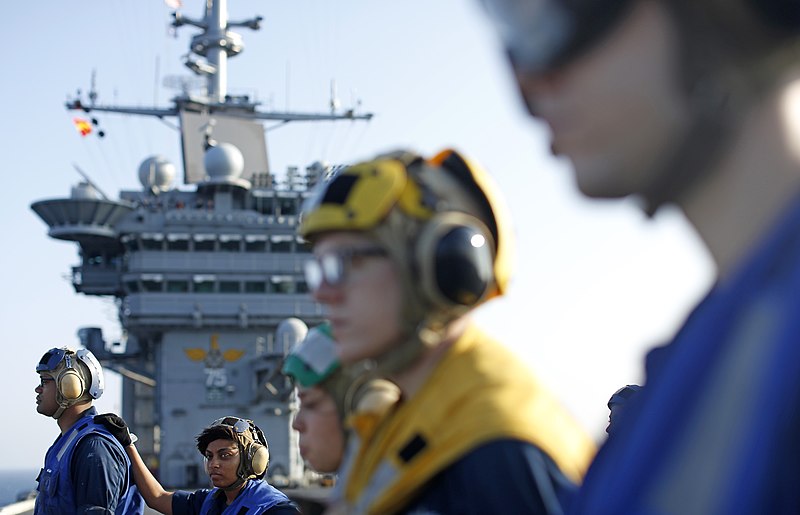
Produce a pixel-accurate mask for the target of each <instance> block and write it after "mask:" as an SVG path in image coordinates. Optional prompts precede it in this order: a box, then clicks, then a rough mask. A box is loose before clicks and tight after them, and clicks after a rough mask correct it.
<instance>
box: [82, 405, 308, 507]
mask: <svg viewBox="0 0 800 515" xmlns="http://www.w3.org/2000/svg"><path fill="white" fill-rule="evenodd" d="M97 418H98V419H100V421H101V422H102V424H103V425H104V426H105V427H106V428H108V429H109V431H111V432H112V433H113V434H114V436H115V437H116V438H117V440H119V442H120V443H121V444H122V445H123V447H124V448H125V452H126V453H127V454H128V456H129V457H130V459H131V462H132V463H133V476H134V479H135V480H136V486H138V487H139V490H140V491H141V492H142V495H143V496H144V499H145V501H147V505H148V506H149V507H151V508H153V509H154V510H156V511H158V512H160V513H166V514H172V513H174V514H175V515H218V514H231V515H237V514H243V513H247V514H248V515H258V514H262V513H263V514H269V515H297V514H298V513H299V510H298V509H297V506H296V505H295V504H294V503H293V502H292V501H290V500H289V498H288V497H286V495H284V494H283V492H281V491H279V490H278V489H276V488H274V487H273V486H272V485H270V484H269V483H267V482H266V480H264V479H263V478H264V475H265V474H266V473H267V468H268V467H269V447H268V446H267V440H266V438H265V437H264V433H262V432H261V429H259V428H258V426H256V425H255V424H254V423H253V422H252V421H251V420H246V419H242V418H238V417H223V418H221V419H219V420H216V421H214V422H213V423H212V424H211V425H209V426H208V427H206V428H205V429H203V431H202V432H201V433H200V434H199V435H197V439H196V440H197V450H198V451H200V454H202V455H203V457H204V458H205V465H206V473H207V474H208V477H209V478H210V479H211V484H212V485H213V486H214V488H212V489H208V488H202V489H200V490H195V491H194V492H186V491H182V490H179V491H177V492H167V491H166V490H164V488H163V487H162V486H161V483H159V482H158V480H157V479H156V478H155V477H154V476H153V474H152V473H151V472H150V469H148V468H147V466H146V465H145V464H144V461H142V458H141V456H140V455H139V451H138V450H137V449H136V446H135V445H134V443H135V442H136V438H135V436H133V435H132V434H131V433H130V431H129V429H128V425H127V424H126V423H125V421H124V420H123V419H122V418H120V417H118V416H117V415H114V414H111V413H106V414H104V415H98V417H97Z"/></svg>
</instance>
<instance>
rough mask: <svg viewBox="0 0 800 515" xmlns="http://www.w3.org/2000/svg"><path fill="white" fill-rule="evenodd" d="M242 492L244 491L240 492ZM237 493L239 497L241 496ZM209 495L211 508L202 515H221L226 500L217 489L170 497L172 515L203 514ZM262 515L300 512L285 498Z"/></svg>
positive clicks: (285, 514)
mask: <svg viewBox="0 0 800 515" xmlns="http://www.w3.org/2000/svg"><path fill="white" fill-rule="evenodd" d="M260 481H262V480H259V479H256V480H250V482H260ZM242 492H244V490H242ZM242 492H239V495H242ZM209 495H213V496H214V497H215V499H214V502H213V507H212V508H211V510H210V511H209V512H208V513H207V514H203V515H221V514H222V512H223V511H225V508H226V507H227V500H226V498H225V493H224V492H223V491H222V490H219V489H216V488H215V489H209V488H202V489H200V490H195V491H194V492H186V491H182V490H179V491H177V492H175V493H174V494H173V495H172V513H173V515H200V514H201V513H203V503H204V502H205V501H206V498H207V497H208V496H209ZM281 495H282V494H281ZM264 513H268V514H269V515H297V514H298V513H300V511H299V510H298V509H297V506H296V505H295V504H294V503H293V502H292V501H290V500H289V499H288V498H286V499H285V500H283V501H279V502H277V503H275V504H274V506H272V507H271V508H269V509H268V510H267V511H265V512H264Z"/></svg>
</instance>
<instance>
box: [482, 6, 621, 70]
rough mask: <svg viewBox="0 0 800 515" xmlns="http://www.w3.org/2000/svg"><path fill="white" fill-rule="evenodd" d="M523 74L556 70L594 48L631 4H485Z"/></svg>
mask: <svg viewBox="0 0 800 515" xmlns="http://www.w3.org/2000/svg"><path fill="white" fill-rule="evenodd" d="M481 3H482V4H483V6H484V7H485V8H486V11H487V12H488V13H489V17H490V18H491V19H492V20H493V22H494V25H495V27H496V29H497V31H498V33H499V35H500V39H501V40H502V42H503V44H504V45H505V48H506V52H507V54H508V57H509V60H510V61H511V63H512V64H513V65H514V67H515V68H516V69H517V70H519V71H522V72H527V73H542V72H548V71H552V70H555V69H557V68H559V67H561V66H563V65H565V64H567V63H568V62H570V61H571V60H572V59H574V58H575V57H577V56H578V55H580V54H581V53H583V52H584V51H586V50H587V49H589V48H591V47H592V46H593V45H594V44H595V43H597V41H598V40H599V39H600V38H601V37H602V36H603V35H605V33H606V32H607V31H608V30H609V29H610V28H611V27H612V26H613V25H614V24H615V23H616V22H617V21H618V20H619V19H620V18H621V14H622V13H624V12H625V10H626V7H628V6H629V5H630V4H631V3H632V0H481Z"/></svg>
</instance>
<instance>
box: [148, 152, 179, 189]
mask: <svg viewBox="0 0 800 515" xmlns="http://www.w3.org/2000/svg"><path fill="white" fill-rule="evenodd" d="M174 180H175V165H174V164H172V163H171V162H169V161H168V160H167V158H166V157H164V156H158V155H156V156H150V157H148V158H147V159H145V160H144V161H142V164H140V165H139V182H141V183H142V186H144V188H145V189H146V190H150V191H154V192H160V191H167V190H168V189H170V188H171V187H172V182H173V181H174Z"/></svg>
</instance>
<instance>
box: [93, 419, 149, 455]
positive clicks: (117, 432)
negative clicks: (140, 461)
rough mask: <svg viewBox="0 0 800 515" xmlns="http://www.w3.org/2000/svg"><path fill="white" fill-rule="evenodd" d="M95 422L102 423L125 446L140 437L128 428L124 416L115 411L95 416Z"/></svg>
mask: <svg viewBox="0 0 800 515" xmlns="http://www.w3.org/2000/svg"><path fill="white" fill-rule="evenodd" d="M94 420H95V422H97V423H99V424H102V425H103V426H104V427H105V428H106V429H108V432H109V433H111V434H112V435H113V436H114V438H116V439H117V441H118V442H119V443H120V444H122V446H123V447H127V446H129V445H132V444H134V443H136V440H138V438H137V437H136V435H135V434H133V433H131V431H130V429H128V424H126V423H125V420H123V418H122V417H120V416H119V415H115V414H113V413H103V414H102V415H96V416H95V417H94Z"/></svg>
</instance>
